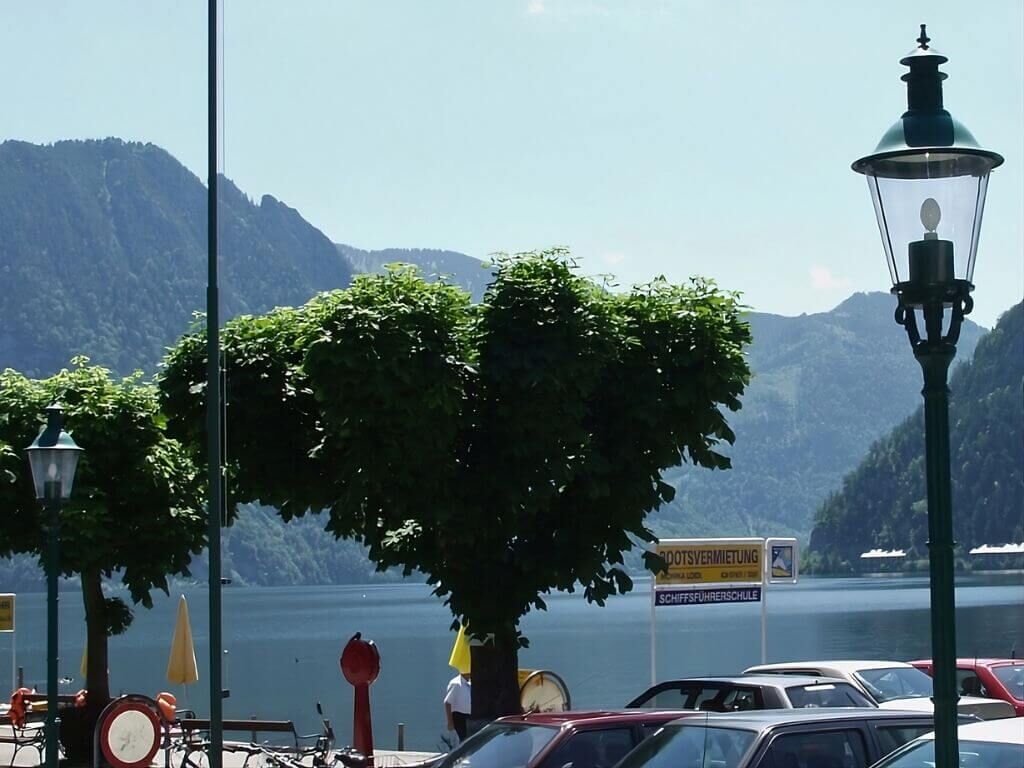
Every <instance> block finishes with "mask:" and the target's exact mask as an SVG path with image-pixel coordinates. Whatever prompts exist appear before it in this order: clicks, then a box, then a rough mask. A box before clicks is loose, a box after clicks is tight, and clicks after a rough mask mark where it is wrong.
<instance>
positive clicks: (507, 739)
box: [432, 710, 700, 768]
mask: <svg viewBox="0 0 1024 768" xmlns="http://www.w3.org/2000/svg"><path fill="white" fill-rule="evenodd" d="M687 714H689V715H693V716H699V714H700V713H697V712H689V713H686V712H678V711H675V712H657V711H648V710H619V711H600V712H536V713H531V714H527V715H514V716H511V717H503V718H501V719H499V720H495V721H494V722H493V723H490V724H489V725H487V726H485V727H483V728H482V729H480V730H479V731H478V732H477V733H475V734H474V735H473V736H471V737H470V738H468V739H466V740H465V741H464V742H462V744H460V745H459V746H458V747H456V748H455V749H453V750H452V751H451V752H449V753H448V754H447V755H445V756H444V757H442V758H440V759H439V760H437V761H435V762H433V763H432V765H433V766H434V767H435V768H460V767H462V768H468V767H469V766H472V768H565V766H567V765H569V766H571V768H611V766H613V765H614V764H615V763H617V762H619V760H621V759H622V758H623V757H624V756H625V755H626V754H627V753H628V752H630V751H631V750H632V749H633V747H635V746H636V745H637V744H639V743H640V742H641V741H642V740H643V739H644V738H646V737H647V736H649V735H650V734H652V733H654V732H655V731H657V730H658V729H660V728H661V727H662V726H663V725H664V724H665V723H668V722H672V721H673V720H677V719H679V718H680V717H681V716H685V715H687Z"/></svg>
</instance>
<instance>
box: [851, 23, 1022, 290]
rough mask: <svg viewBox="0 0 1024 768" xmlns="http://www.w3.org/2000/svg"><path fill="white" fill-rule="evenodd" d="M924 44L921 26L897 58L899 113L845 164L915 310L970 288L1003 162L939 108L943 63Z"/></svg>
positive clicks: (897, 282)
mask: <svg viewBox="0 0 1024 768" xmlns="http://www.w3.org/2000/svg"><path fill="white" fill-rule="evenodd" d="M929 42H930V40H929V38H928V36H927V35H926V34H925V25H924V24H922V25H921V36H920V37H919V38H918V47H917V48H915V49H914V50H913V51H911V52H910V53H909V54H907V55H906V56H905V57H904V58H902V59H901V60H900V63H901V64H903V65H905V66H907V67H909V69H910V71H909V72H908V73H907V74H905V75H903V77H902V79H903V81H904V82H906V84H907V111H906V112H904V113H903V116H902V117H901V118H900V119H899V120H898V121H897V122H896V124H895V125H893V126H892V127H891V128H890V129H889V130H888V131H886V132H885V135H884V136H882V140H881V141H880V142H879V143H878V146H877V147H876V148H875V151H874V152H873V153H872V154H870V155H866V156H865V157H862V158H860V159H859V160H857V161H856V162H855V163H853V170H854V171H856V172H857V173H862V174H864V175H865V176H866V177H867V180H868V187H869V188H870V190H871V199H872V201H873V202H874V206H875V216H876V217H877V219H878V228H879V231H880V232H881V234H882V244H883V246H884V248H885V255H886V259H887V261H888V262H889V275H890V277H891V278H892V283H893V290H894V292H896V293H897V294H899V295H900V298H901V300H902V301H903V302H904V303H905V304H906V305H907V306H916V307H920V306H921V305H922V304H923V303H924V302H925V301H926V297H927V296H937V295H940V294H943V295H945V296H946V300H945V301H944V303H946V304H947V305H948V304H949V303H951V301H952V299H951V296H952V295H960V294H964V295H966V294H967V293H969V292H970V290H971V289H972V288H973V286H972V285H971V280H972V279H973V276H974V260H975V256H976V254H977V249H978V235H979V234H980V231H981V216H982V211H983V210H984V207H985V191H986V188H987V186H988V176H989V172H990V171H991V170H992V169H993V168H995V167H997V166H999V165H1001V164H1002V162H1003V158H1002V156H1000V155H999V154H997V153H995V152H992V151H990V150H987V149H982V148H981V147H980V146H979V145H978V142H977V141H976V140H975V138H974V136H973V135H972V134H971V132H970V131H969V130H967V128H966V127H964V125H963V123H961V122H959V121H958V120H956V119H955V118H953V117H952V116H951V115H950V114H949V112H948V111H946V110H945V109H944V108H943V104H942V81H943V80H945V79H946V74H945V73H944V72H940V71H939V65H940V64H944V63H945V62H946V61H948V59H947V58H946V57H945V56H943V55H942V54H940V53H939V52H938V51H936V50H935V49H934V48H932V47H930V46H929V45H928V43H929ZM920 243H928V246H927V247H922V246H920V245H919V244H920Z"/></svg>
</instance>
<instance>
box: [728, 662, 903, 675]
mask: <svg viewBox="0 0 1024 768" xmlns="http://www.w3.org/2000/svg"><path fill="white" fill-rule="evenodd" d="M804 667H819V668H821V669H838V670H840V671H841V672H843V673H844V674H846V673H850V672H856V671H857V670H860V669H888V668H890V667H906V668H908V669H909V668H910V667H911V665H910V664H908V663H907V662H905V661H882V660H880V659H861V660H857V659H842V660H838V661H787V662H783V663H781V664H758V665H756V666H753V667H748V668H747V669H748V670H750V671H753V672H755V673H756V672H767V671H769V670H772V669H803V668H804Z"/></svg>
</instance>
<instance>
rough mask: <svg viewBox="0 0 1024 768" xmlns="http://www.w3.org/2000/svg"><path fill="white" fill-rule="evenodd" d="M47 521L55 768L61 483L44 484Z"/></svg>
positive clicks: (49, 697)
mask: <svg viewBox="0 0 1024 768" xmlns="http://www.w3.org/2000/svg"><path fill="white" fill-rule="evenodd" d="M43 493H44V497H45V501H46V511H47V513H48V516H49V521H48V525H47V531H46V768H57V762H58V751H57V750H58V747H57V742H58V736H59V733H60V718H59V717H58V716H57V667H58V666H59V662H60V649H59V647H58V645H57V639H58V632H57V624H58V616H59V612H58V610H57V608H58V605H59V602H58V601H59V600H60V597H59V595H58V592H57V577H58V576H59V575H60V483H59V482H54V481H47V482H46V484H45V485H44V487H43Z"/></svg>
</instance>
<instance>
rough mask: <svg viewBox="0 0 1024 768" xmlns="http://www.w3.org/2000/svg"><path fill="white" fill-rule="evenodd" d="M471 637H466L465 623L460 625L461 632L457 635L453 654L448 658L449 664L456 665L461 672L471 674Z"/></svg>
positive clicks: (450, 665)
mask: <svg viewBox="0 0 1024 768" xmlns="http://www.w3.org/2000/svg"><path fill="white" fill-rule="evenodd" d="M469 657H470V653H469V638H468V637H466V626H465V624H463V625H461V626H460V627H459V634H458V635H456V637H455V644H454V645H453V646H452V655H451V656H450V657H449V658H448V666H449V667H455V668H456V669H457V670H459V673H460V674H463V675H468V674H469Z"/></svg>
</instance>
